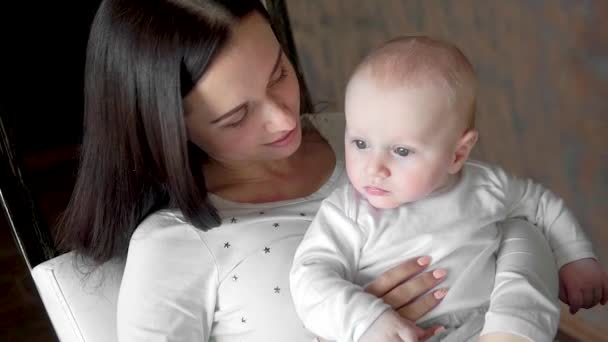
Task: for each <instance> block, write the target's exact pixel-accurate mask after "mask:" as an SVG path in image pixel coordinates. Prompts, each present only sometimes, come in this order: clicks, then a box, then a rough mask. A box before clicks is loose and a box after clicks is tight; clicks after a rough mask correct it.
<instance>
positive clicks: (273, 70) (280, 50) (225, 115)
mask: <svg viewBox="0 0 608 342" xmlns="http://www.w3.org/2000/svg"><path fill="white" fill-rule="evenodd" d="M282 55H283V49H282V48H281V47H280V46H279V53H278V54H277V59H276V61H275V62H274V66H273V67H272V71H271V72H270V76H268V82H270V81H271V80H272V75H274V73H275V72H277V69H278V68H279V65H280V64H281V56H282ZM246 105H247V104H246V103H241V104H240V105H238V106H236V107H234V108H233V109H231V110H229V111H228V112H226V114H222V115H221V116H220V117H219V118H216V119H213V120H211V122H210V123H211V124H216V123H218V122H220V121H222V120H224V119H227V118H228V117H230V116H232V115H234V114H236V113H237V112H238V111H239V110H241V109H243V107H245V106H246Z"/></svg>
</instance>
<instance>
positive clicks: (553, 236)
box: [497, 170, 608, 312]
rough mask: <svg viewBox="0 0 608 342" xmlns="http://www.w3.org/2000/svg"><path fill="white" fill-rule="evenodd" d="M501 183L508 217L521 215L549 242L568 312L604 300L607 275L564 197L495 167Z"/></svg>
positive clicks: (607, 293)
mask: <svg viewBox="0 0 608 342" xmlns="http://www.w3.org/2000/svg"><path fill="white" fill-rule="evenodd" d="M497 173H498V175H499V176H498V177H499V178H500V179H502V182H503V185H504V186H505V190H506V191H505V194H506V203H507V206H508V217H524V218H526V219H527V220H528V221H530V222H532V223H534V224H535V225H537V226H538V227H539V228H540V229H541V231H542V232H543V234H544V236H545V238H546V239H547V241H548V242H549V245H550V246H551V249H552V250H553V253H554V255H555V258H556V261H557V266H558V268H559V272H560V274H559V278H560V298H561V299H562V300H563V301H564V302H565V303H567V304H569V305H570V310H571V312H576V311H577V310H578V309H579V308H580V307H584V308H589V307H592V306H594V305H596V304H598V303H602V304H605V303H606V301H607V300H608V291H607V290H608V276H607V275H606V273H605V271H604V270H603V269H602V267H601V266H600V264H599V263H598V262H597V258H596V257H595V255H594V253H593V249H592V245H591V242H590V241H589V240H588V239H587V237H586V235H585V232H584V231H583V229H582V228H581V226H580V225H579V223H578V221H577V220H576V218H575V217H574V215H573V214H572V212H571V211H570V210H569V209H568V208H567V207H566V205H565V204H564V201H563V200H562V199H561V198H559V197H558V196H556V195H555V194H554V193H553V192H551V191H550V190H547V189H546V188H544V187H543V186H542V185H540V184H536V183H534V182H532V181H531V180H524V179H519V178H516V177H512V176H509V175H507V174H506V173H504V171H502V170H498V172H497Z"/></svg>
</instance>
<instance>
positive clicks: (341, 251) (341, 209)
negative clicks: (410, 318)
mask: <svg viewBox="0 0 608 342" xmlns="http://www.w3.org/2000/svg"><path fill="white" fill-rule="evenodd" d="M342 190H343V189H339V190H337V191H336V192H334V193H333V194H332V195H330V197H328V198H327V199H326V200H325V201H324V202H323V204H322V205H321V208H320V209H319V211H318V213H317V215H316V217H315V219H314V220H313V222H312V224H311V225H310V228H309V229H308V231H307V233H306V235H305V236H304V239H303V241H302V243H301V244H300V246H299V247H298V249H297V251H296V254H295V258H294V263H293V267H292V269H291V273H290V285H291V293H292V296H293V300H294V304H295V308H296V312H297V313H298V315H299V316H300V319H302V322H303V323H304V326H305V327H306V328H307V329H309V330H310V331H312V332H313V333H314V334H316V335H318V336H320V337H322V338H324V339H327V340H336V341H357V340H358V338H359V337H360V336H361V335H362V334H363V333H364V332H365V331H366V330H367V329H368V328H369V326H370V325H371V324H372V323H373V322H374V321H375V320H376V319H377V318H378V317H379V316H380V315H381V314H382V313H383V312H384V311H385V310H388V309H389V308H390V307H389V306H388V305H387V304H385V303H384V302H383V301H382V300H381V299H379V298H377V297H375V296H373V295H371V294H368V293H366V292H365V291H364V289H363V288H361V287H360V286H359V285H355V284H353V283H352V281H353V280H354V277H355V274H356V272H357V269H358V262H359V258H360V251H361V249H362V247H363V244H364V243H365V236H364V233H363V232H362V230H361V229H360V228H359V227H358V226H357V223H356V222H355V221H354V220H353V219H352V218H351V217H349V215H348V214H347V202H348V196H346V195H345V191H342Z"/></svg>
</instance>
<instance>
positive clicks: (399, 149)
mask: <svg viewBox="0 0 608 342" xmlns="http://www.w3.org/2000/svg"><path fill="white" fill-rule="evenodd" d="M393 152H395V154H397V155H398V156H401V157H407V156H408V155H410V153H412V151H410V150H408V149H407V148H405V147H397V148H396V149H394V150H393Z"/></svg>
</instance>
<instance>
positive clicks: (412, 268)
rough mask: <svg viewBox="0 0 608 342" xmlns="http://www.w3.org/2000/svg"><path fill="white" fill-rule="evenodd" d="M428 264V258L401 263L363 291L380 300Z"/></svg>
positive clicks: (429, 261)
mask: <svg viewBox="0 0 608 342" xmlns="http://www.w3.org/2000/svg"><path fill="white" fill-rule="evenodd" d="M430 263H431V258H430V257H428V256H423V257H420V258H417V259H411V260H408V261H406V262H403V263H401V264H399V265H397V266H395V267H393V268H391V269H390V270H388V271H386V272H384V273H382V274H381V275H380V276H379V277H378V278H377V279H376V280H374V281H373V282H372V283H371V284H370V285H369V286H368V287H367V288H366V289H365V291H367V292H368V293H371V294H373V295H374V296H376V297H378V298H381V297H383V296H384V295H385V294H387V293H388V292H389V291H391V290H392V289H393V288H395V287H396V286H397V285H399V284H401V283H403V282H405V281H407V280H408V279H410V278H412V277H413V276H415V275H416V274H418V273H420V271H422V270H423V269H425V268H426V267H427V266H428V265H429V264H430Z"/></svg>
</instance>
